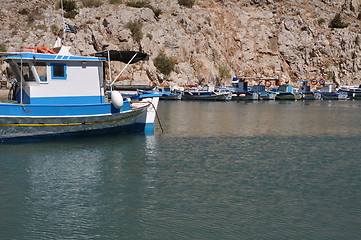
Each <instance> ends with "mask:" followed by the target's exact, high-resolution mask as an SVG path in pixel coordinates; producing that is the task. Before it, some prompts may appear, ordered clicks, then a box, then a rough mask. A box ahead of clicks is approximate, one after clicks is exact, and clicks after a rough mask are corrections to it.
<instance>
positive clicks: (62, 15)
mask: <svg viewBox="0 0 361 240" xmlns="http://www.w3.org/2000/svg"><path fill="white" fill-rule="evenodd" d="M60 3H61V17H62V19H63V39H64V42H65V20H64V6H63V0H60Z"/></svg>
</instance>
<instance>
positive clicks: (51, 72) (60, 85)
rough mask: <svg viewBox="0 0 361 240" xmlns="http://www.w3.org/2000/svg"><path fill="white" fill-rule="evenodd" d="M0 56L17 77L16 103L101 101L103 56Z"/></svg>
mask: <svg viewBox="0 0 361 240" xmlns="http://www.w3.org/2000/svg"><path fill="white" fill-rule="evenodd" d="M4 59H5V61H7V62H8V63H9V64H10V66H11V68H12V70H13V72H14V74H15V77H16V79H17V82H18V83H17V85H18V86H17V88H18V90H17V91H16V100H17V101H18V102H19V103H23V104H98V103H103V102H104V101H105V99H104V84H103V81H104V75H103V74H104V73H103V62H104V61H106V58H102V57H79V56H69V55H58V54H39V53H28V52H21V53H12V54H11V55H8V56H5V57H4ZM20 89H22V91H21V90H20Z"/></svg>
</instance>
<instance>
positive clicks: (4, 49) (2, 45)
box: [0, 43, 7, 52]
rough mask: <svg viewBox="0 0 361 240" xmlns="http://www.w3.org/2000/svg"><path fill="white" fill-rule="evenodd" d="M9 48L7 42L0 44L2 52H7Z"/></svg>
mask: <svg viewBox="0 0 361 240" xmlns="http://www.w3.org/2000/svg"><path fill="white" fill-rule="evenodd" d="M6 51H7V49H6V45H5V44H3V43H2V44H0V52H6Z"/></svg>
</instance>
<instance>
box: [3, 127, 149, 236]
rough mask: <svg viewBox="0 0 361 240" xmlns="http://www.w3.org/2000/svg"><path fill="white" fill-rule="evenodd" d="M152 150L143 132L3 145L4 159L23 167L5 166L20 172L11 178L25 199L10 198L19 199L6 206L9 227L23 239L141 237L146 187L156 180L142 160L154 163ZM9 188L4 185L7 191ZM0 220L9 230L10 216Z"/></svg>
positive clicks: (10, 164)
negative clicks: (6, 157)
mask: <svg viewBox="0 0 361 240" xmlns="http://www.w3.org/2000/svg"><path fill="white" fill-rule="evenodd" d="M18 148H21V150H20V151H19V150H18ZM155 148H156V141H155V138H154V136H153V137H152V136H144V135H142V134H139V135H129V136H117V137H106V138H87V139H75V140H67V141H54V142H51V143H45V142H40V143H28V144H8V145H6V148H5V146H2V150H4V151H2V153H3V155H2V156H6V155H7V154H9V155H11V156H12V161H13V162H14V163H15V166H17V165H18V164H16V163H18V162H21V163H22V164H23V166H21V167H22V169H15V168H14V167H15V166H12V164H13V163H11V162H9V163H8V164H9V165H8V167H9V168H10V169H11V171H13V172H19V171H20V172H21V171H22V170H23V174H24V178H23V179H18V178H17V177H15V178H17V179H14V181H16V182H17V185H18V186H19V189H22V192H23V196H17V197H15V196H9V199H10V198H16V199H18V202H17V203H16V205H14V203H11V202H9V203H8V204H9V206H8V207H9V208H11V209H12V211H11V212H12V213H11V214H15V215H16V216H17V218H16V219H13V223H12V224H13V225H14V226H16V228H17V229H18V230H21V231H22V232H23V234H21V236H27V237H30V238H31V236H34V238H37V239H39V238H44V239H45V238H46V239H63V238H72V236H78V239H79V238H88V237H89V236H96V234H97V232H98V233H102V236H109V237H110V236H112V235H116V236H123V235H124V236H127V237H129V236H131V235H132V234H136V235H138V234H139V235H143V234H142V233H141V232H139V231H138V230H139V229H141V228H140V224H141V221H140V218H141V216H142V214H143V212H144V208H145V206H144V199H145V197H144V188H147V189H151V188H152V186H151V185H152V184H153V182H154V178H153V177H152V176H153V175H154V173H153V171H154V170H152V169H151V168H150V169H149V170H147V169H145V161H147V159H151V160H150V161H154V160H155V158H154V154H155V151H156V150H155ZM16 152H19V155H16V154H14V153H16ZM3 164H4V163H3ZM9 184H10V185H11V183H7V184H6V183H5V184H2V185H3V187H4V189H8V188H9V187H10V186H9ZM17 194H18V193H17ZM146 194H148V193H146ZM3 208H5V206H4V205H2V207H0V213H1V212H3V211H4V210H2V209H3ZM20 216H21V217H20ZM3 220H4V221H2V222H3V224H4V223H5V222H7V223H6V225H5V226H4V225H3V226H2V229H9V226H8V224H9V223H8V221H9V218H7V217H6V218H5V219H3ZM20 222H21V224H20ZM121 223H124V224H121ZM0 226H1V225H0ZM105 226H106V227H105ZM4 234H5V233H4ZM12 234H13V233H12ZM12 234H10V233H9V235H6V236H8V237H9V236H12ZM0 236H1V235H0ZM133 237H136V236H133ZM103 239H104V238H103ZM105 239H108V238H107V237H105Z"/></svg>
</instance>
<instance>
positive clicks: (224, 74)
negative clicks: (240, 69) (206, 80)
mask: <svg viewBox="0 0 361 240" xmlns="http://www.w3.org/2000/svg"><path fill="white" fill-rule="evenodd" d="M218 72H219V77H220V79H221V80H224V79H226V78H229V77H231V74H230V69H229V68H228V67H227V66H218Z"/></svg>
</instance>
